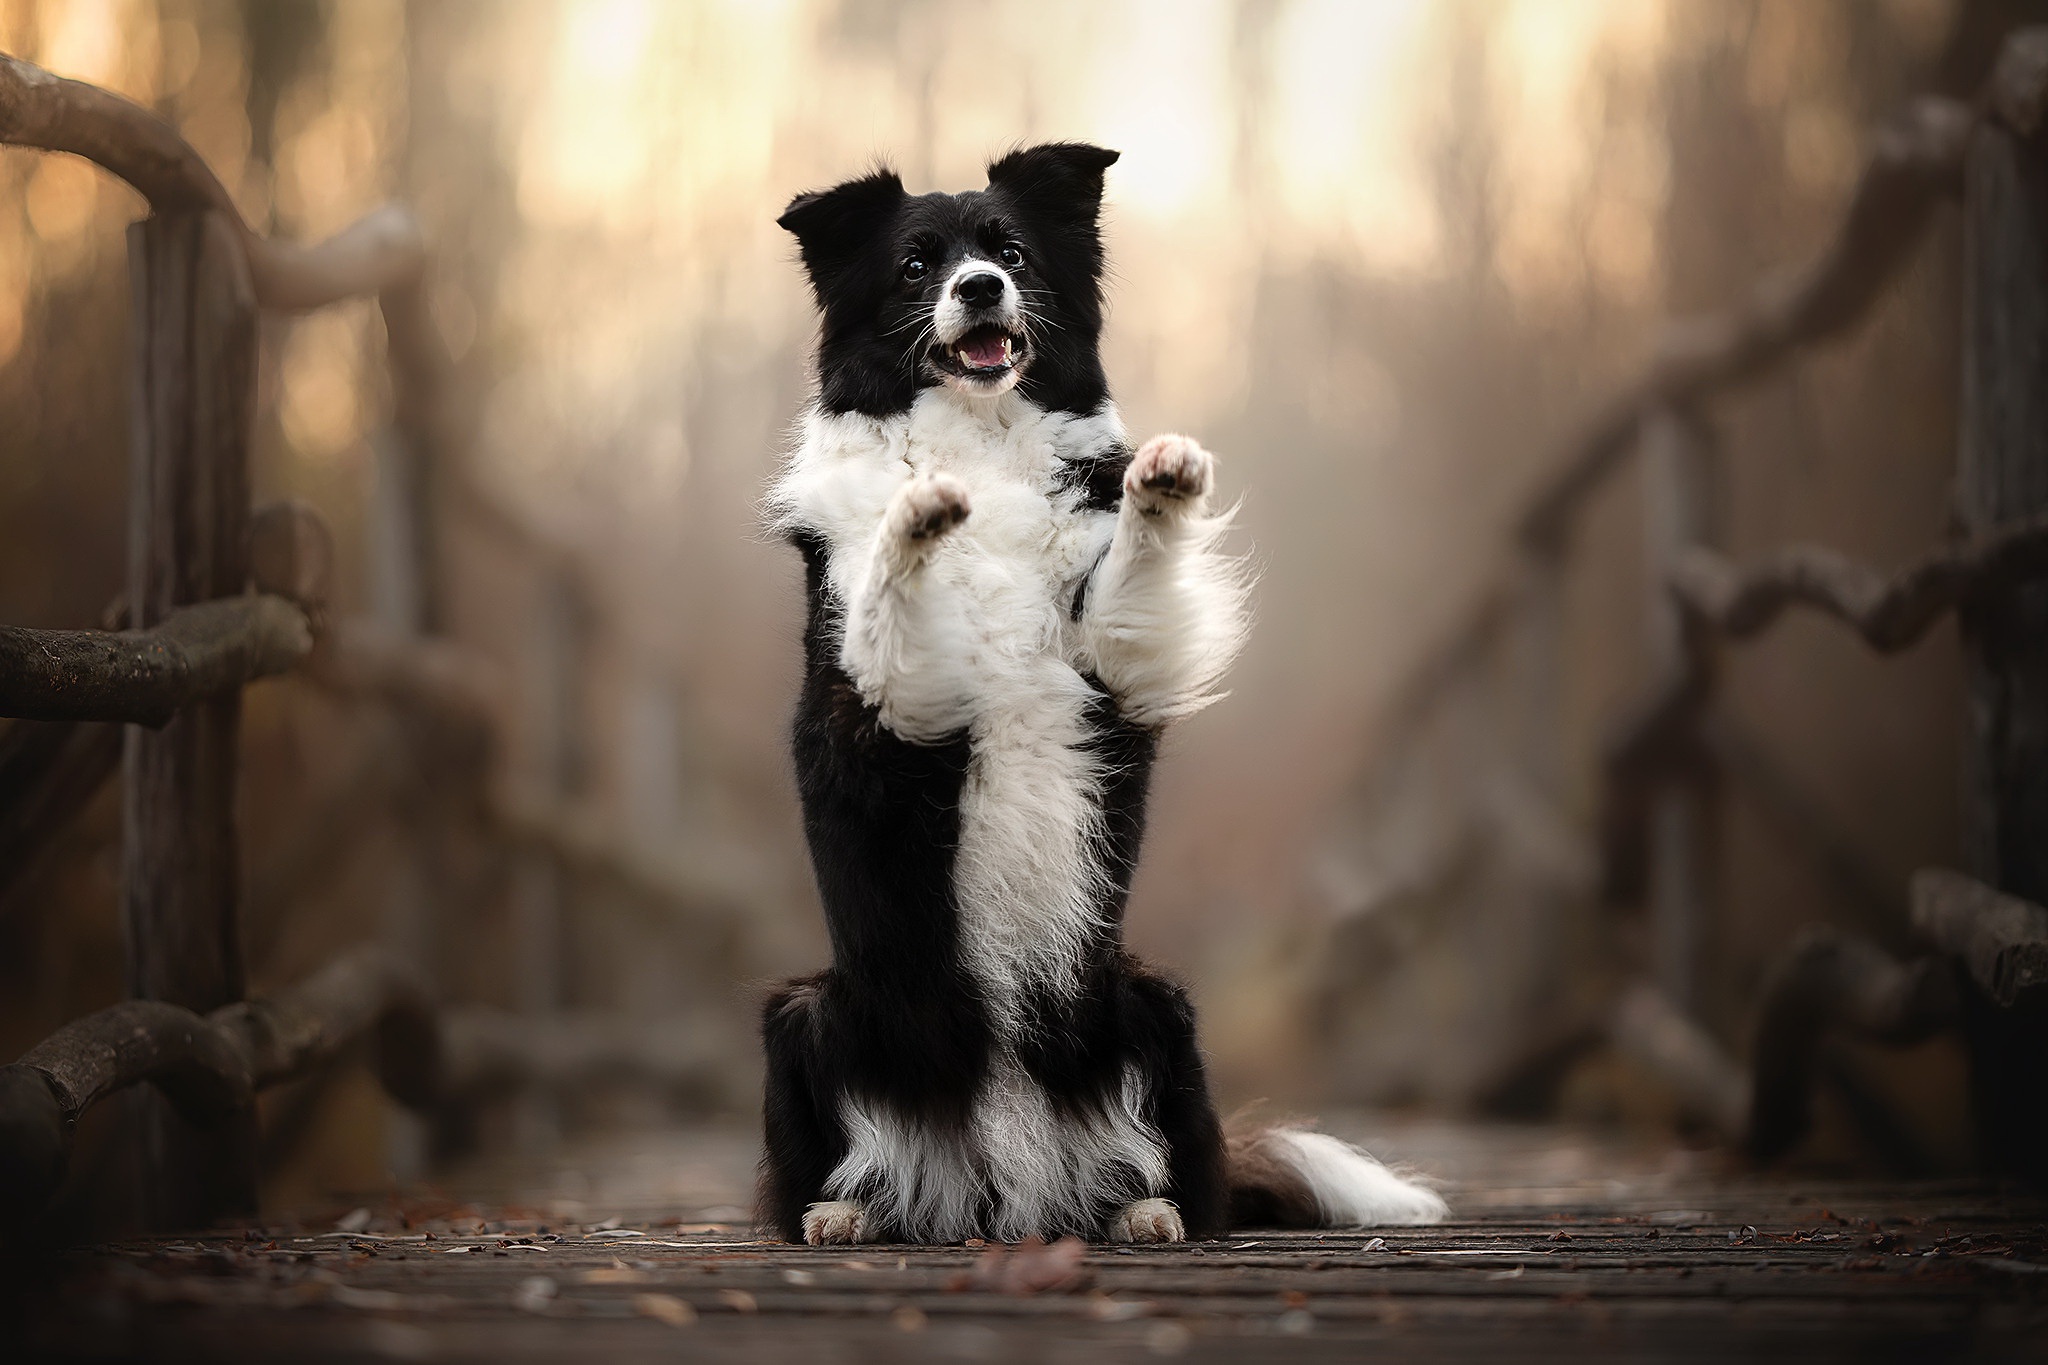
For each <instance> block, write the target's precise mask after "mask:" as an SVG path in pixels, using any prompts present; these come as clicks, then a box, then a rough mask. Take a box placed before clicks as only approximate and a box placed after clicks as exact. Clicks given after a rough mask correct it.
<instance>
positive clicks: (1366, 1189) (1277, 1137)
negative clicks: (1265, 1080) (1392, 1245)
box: [1266, 1128, 1451, 1227]
mask: <svg viewBox="0 0 2048 1365" xmlns="http://www.w3.org/2000/svg"><path fill="white" fill-rule="evenodd" d="M1266 1141H1267V1142H1268V1143H1269V1144H1270V1150H1271V1151H1272V1152H1273V1154H1274V1155H1275V1156H1276V1157H1278V1158H1279V1159H1281V1160H1282V1161H1285V1162H1286V1163H1287V1165H1288V1166H1290V1167H1292V1168H1293V1170H1294V1171H1295V1173H1296V1174H1297V1175H1299V1176H1300V1177H1301V1178H1302V1181H1303V1183H1305V1184H1306V1185H1307V1186H1308V1187H1309V1190H1310V1191H1311V1192H1312V1193H1313V1194H1314V1195H1315V1199H1316V1206H1317V1207H1318V1208H1319V1209H1321V1211H1322V1215H1323V1218H1324V1219H1325V1220H1326V1221H1327V1222H1328V1223H1329V1225H1330V1226H1332V1227H1407V1226H1414V1225H1416V1224H1420V1223H1440V1222H1442V1221H1443V1219H1444V1216H1445V1215H1446V1214H1448V1213H1449V1212H1450V1211H1451V1210H1450V1206H1449V1205H1448V1204H1446V1203H1444V1199H1443V1196H1442V1195H1440V1194H1438V1193H1437V1192H1436V1191H1435V1190H1432V1189H1430V1188H1429V1187H1428V1186H1427V1185H1423V1184H1421V1183H1419V1182H1417V1181H1413V1180H1406V1179H1403V1178H1402V1177H1401V1176H1399V1175H1396V1174H1395V1173H1394V1172H1392V1171H1390V1170H1388V1169H1387V1168H1386V1167H1385V1166H1383V1165H1381V1164H1380V1163H1379V1162H1378V1161H1376V1160H1374V1159H1373V1158H1372V1157H1370V1156H1368V1155H1366V1154H1365V1153H1364V1152H1362V1151H1360V1150H1359V1149H1358V1148H1356V1147H1354V1146H1352V1145H1351V1144H1350V1143H1348V1142H1344V1141H1342V1140H1340V1139H1338V1138H1333V1137H1331V1136H1330V1135H1329V1134H1328V1133H1311V1132H1307V1131H1305V1130H1303V1129H1299V1128H1282V1129H1276V1130H1274V1131H1273V1132H1271V1133H1269V1134H1267V1135H1266Z"/></svg>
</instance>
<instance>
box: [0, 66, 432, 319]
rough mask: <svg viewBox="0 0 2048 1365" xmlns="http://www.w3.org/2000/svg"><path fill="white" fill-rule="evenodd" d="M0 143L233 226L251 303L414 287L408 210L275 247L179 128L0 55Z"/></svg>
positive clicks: (171, 208)
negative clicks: (92, 167) (87, 169)
mask: <svg viewBox="0 0 2048 1365" xmlns="http://www.w3.org/2000/svg"><path fill="white" fill-rule="evenodd" d="M0 143H12V144H14V145H15V146H20V147H37V148H40V149H42V150H44V151H48V152H69V153H71V154H72V155H74V156H82V157H84V158H86V159H87V160H88V161H92V162H95V163H97V164H98V165H99V166H101V167H102V168H104V169H106V170H108V171H110V172H112V173H113V174H114V175H116V176H118V177H120V178H121V179H122V180H124V181H126V182H127V183H128V184H129V185H130V186H132V187H133V188H134V189H135V190H136V191H138V192H139V193H140V194H141V195H142V197H143V198H145V199H147V200H148V201H149V205H150V207H151V208H152V209H154V210H157V211H159V212H193V211H197V210H207V209H210V210H213V211H215V212H218V213H220V214H221V215H222V216H223V217H225V218H226V219H227V220H228V221H229V222H230V223H232V224H233V225H234V227H235V228H236V230H237V231H238V233H239V234H240V237H241V240H242V246H243V249H244V250H245V251H246V252H247V254H248V258H249V275H250V280H251V283H252V284H253V285H254V286H255V290H256V301H257V303H258V304H260V305H261V306H263V307H266V308H275V309H279V310H281V311H285V312H305V311H308V310H310V309H315V308H324V307H326V306H327V305H328V304H331V303H339V302H340V301H341V300H343V299H348V298H355V297H358V296H361V295H366V294H379V293H383V292H384V291H386V290H390V289H395V288H400V287H403V286H406V285H409V284H412V283H415V282H417V281H418V280H419V278H420V277H421V276H422V274H423V273H424V271H425V268H426V260H427V253H426V240H425V238H424V237H423V236H422V235H421V233H420V229H419V224H418V223H417V221H415V219H414V218H413V215H412V213H411V212H410V211H409V210H407V209H405V208H402V207H399V206H396V205H387V206H385V207H383V208H379V209H377V210H375V211H373V212H372V213H370V214H369V215H367V216H366V217H364V218H362V219H361V220H359V221H358V222H356V223H354V224H352V225H351V226H349V227H347V228H344V229H342V231H340V232H338V233H336V234H335V235H334V236H333V237H330V238H328V239H327V240H326V241H324V242H321V243H319V244H317V245H313V246H300V245H295V244H292V243H288V242H279V241H273V240H271V239H270V238H267V237H264V236H262V235H261V234H259V233H257V232H255V231H253V230H252V229H251V228H250V227H249V225H248V224H247V223H246V222H245V221H244V220H243V218H242V214H241V211H240V210H239V209H238V208H237V207H236V205H235V201H234V198H233V197H232V196H231V195H229V193H228V191H227V187H226V186H224V185H222V184H221V182H220V178H219V177H218V176H216V175H215V174H214V173H213V169H212V168H211V167H209V166H208V165H207V164H206V161H205V159H204V158H203V157H201V156H200V155H199V153H198V152H196V151H194V150H193V149H192V147H191V145H190V144H189V143H187V142H186V141H185V140H184V138H182V137H180V136H179V135H178V133H177V130H176V129H174V128H172V127H171V126H170V124H168V123H166V122H164V120H162V119H160V118H158V117H157V116H156V115H155V114H153V113H151V112H150V111H149V110H147V109H144V108H142V107H141V106H139V105H137V104H134V103H132V102H131V101H129V100H125V99H123V98H121V97H120V96H119V95H116V94H114V93H112V92H111V91H107V90H102V89H100V88H99V87H97V86H93V85H88V84H86V83H85V82H83V81H74V80H67V79H65V78H64V77H62V76H57V75H53V74H52V73H50V72H48V71H45V70H43V69H42V68H41V67H38V66H35V65H32V64H31V63H28V62H24V61H22V60H20V59H19V58H15V57H9V56H7V55H6V54H4V53H0Z"/></svg>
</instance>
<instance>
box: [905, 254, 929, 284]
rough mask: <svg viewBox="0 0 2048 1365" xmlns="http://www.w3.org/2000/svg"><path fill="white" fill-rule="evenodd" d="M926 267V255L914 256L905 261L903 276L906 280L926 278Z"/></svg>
mask: <svg viewBox="0 0 2048 1365" xmlns="http://www.w3.org/2000/svg"><path fill="white" fill-rule="evenodd" d="M925 269H926V267H925V263H924V257H922V256H912V257H910V258H909V259H908V260H906V261H904V262H903V278H904V279H906V280H921V279H923V278H924V274H925Z"/></svg>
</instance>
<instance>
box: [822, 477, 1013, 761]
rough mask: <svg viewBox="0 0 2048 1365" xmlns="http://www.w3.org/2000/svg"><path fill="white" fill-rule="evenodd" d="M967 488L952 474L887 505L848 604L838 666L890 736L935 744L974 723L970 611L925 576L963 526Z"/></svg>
mask: <svg viewBox="0 0 2048 1365" xmlns="http://www.w3.org/2000/svg"><path fill="white" fill-rule="evenodd" d="M968 510H969V509H968V500H967V488H966V485H964V484H962V483H961V482H960V480H958V479H956V478H954V477H953V476H952V475H950V474H945V473H932V474H926V475H922V476H920V477H917V478H913V479H911V480H910V481H909V482H908V483H905V484H903V485H902V486H901V487H900V488H898V489H897V490H896V492H895V494H894V496H892V497H891V498H890V499H889V505H888V508H887V510H886V511H885V512H884V513H883V516H882V523H881V525H880V526H878V527H877V528H876V529H875V533H874V538H873V540H872V542H871V544H870V545H869V548H868V562H867V571H866V573H864V574H862V575H861V576H860V577H859V578H858V579H857V580H856V581H855V583H854V589H853V592H852V594H851V600H849V601H848V602H847V604H846V624H845V634H844V636H843V638H842V639H841V641H840V649H839V662H840V666H841V667H842V668H844V669H845V670H846V674H847V676H848V677H849V678H851V679H853V683H854V686H856V687H858V688H859V689H860V693H861V696H862V697H863V698H865V699H866V700H867V701H869V702H871V703H873V704H874V705H875V706H877V707H878V708H879V709H880V710H881V713H882V721H883V723H884V724H885V725H887V726H888V727H889V728H890V729H891V730H894V731H895V732H896V733H897V734H899V735H902V736H903V737H904V738H906V739H911V740H937V739H939V738H941V737H943V736H945V735H947V734H950V733H952V732H953V731H955V730H958V729H960V728H961V727H962V726H964V725H966V724H967V722H968V720H969V719H970V718H971V717H972V715H973V704H974V701H975V698H976V694H977V693H978V692H979V691H980V690H981V689H980V688H979V687H978V686H977V685H976V683H977V680H976V679H975V678H974V677H973V676H972V674H971V673H969V672H967V671H965V670H966V669H967V668H968V667H969V666H970V665H969V661H970V660H971V659H972V657H973V651H972V650H971V649H970V648H969V646H970V644H971V643H972V641H971V637H970V635H969V633H968V631H967V630H966V613H965V611H964V609H963V606H964V604H963V603H961V602H960V601H959V600H958V597H959V594H958V590H957V589H956V588H955V587H954V586H953V585H952V584H950V583H948V582H946V581H944V580H942V579H937V578H934V577H933V576H931V575H930V574H927V573H926V572H925V571H924V570H925V564H926V561H927V560H929V559H930V558H931V556H932V554H933V553H934V552H935V551H936V549H937V547H938V545H939V542H940V541H941V540H943V539H944V538H945V537H946V536H947V535H948V534H949V533H950V532H951V531H952V530H953V529H954V528H955V527H957V526H958V525H960V523H962V522H964V521H966V520H967V516H968Z"/></svg>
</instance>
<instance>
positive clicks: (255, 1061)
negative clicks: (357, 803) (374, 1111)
mask: <svg viewBox="0 0 2048 1365" xmlns="http://www.w3.org/2000/svg"><path fill="white" fill-rule="evenodd" d="M370 1034H374V1035H376V1037H377V1038H378V1040H379V1044H380V1046H379V1075H380V1077H381V1079H382V1080H383V1081H384V1084H385V1086H386V1088H387V1089H388V1090H390V1092H391V1093H392V1095H393V1096H394V1097H395V1098H397V1099H399V1100H401V1101H402V1102H404V1103H407V1104H409V1105H413V1106H424V1105H426V1104H428V1103H430V1102H431V1101H432V1100H433V1099H434V1098H435V1096H436V1095H438V1094H439V1093H440V1086H441V1081H440V1075H439V1056H440V1052H439V1048H440V1044H439V1037H440V1035H439V1030H438V1025H437V1024H436V1022H435V1016H434V1011H433V1008H432V1006H431V1005H430V1004H429V1003H428V1000H427V996H426V992H425V990H424V988H423V986H422V985H421V983H420V982H419V980H418V979H417V977H416V976H415V974H414V973H413V971H412V969H411V968H410V967H408V966H407V965H406V964H404V963H402V962H399V961H397V960H396V959H394V958H393V957H391V956H390V955H389V954H388V953H386V952H384V951H383V950H381V949H378V948H374V947H365V948H358V949H356V950H354V951H353V952H350V953H347V954H345V955H343V956H342V957H340V958H339V959H337V960H336V961H334V962H332V963H330V964H329V965H328V966H327V967H325V968H323V969H321V970H320V971H319V972H316V973H315V974H314V975H313V976H311V977H310V978H308V979H307V980H305V981H303V982H301V983H300V984H299V985H297V986H295V987H293V988H292V989H290V990H287V991H285V992H283V993H281V994H280V995H278V996H275V997H273V998H271V999H269V1000H245V1001H238V1002H236V1003H234V1004H231V1005H226V1006H223V1007H222V1008H220V1009H217V1010H215V1011H213V1012H212V1013H211V1014H208V1015H200V1014H197V1013H195V1012H193V1011H191V1010H188V1009H183V1008H180V1007H179V1006H177V1005H171V1004H166V1003H164V1002H162V1001H158V1000H129V1001H126V1002H124V1003H122V1004H119V1005H114V1006H110V1007H109V1008H107V1009H104V1010H101V1011H99V1012H98V1013H97V1014H91V1015H87V1016H86V1017H85V1018H83V1019H79V1020H76V1021H74V1022H72V1023H70V1024H67V1025H65V1026H64V1027H63V1028H61V1029H59V1030H57V1032H55V1033H53V1034H51V1035H50V1036H49V1037H48V1038H46V1039H44V1040H43V1041H42V1042H41V1043H38V1044H37V1045H36V1046H35V1047H33V1048H31V1049H29V1051H28V1052H27V1053H25V1054H24V1055H23V1056H22V1058H21V1060H20V1061H18V1062H15V1063H13V1064H12V1065H10V1066H5V1067H0V1223H5V1224H8V1225H14V1226H19V1225H20V1224H22V1223H24V1222H26V1221H28V1220H30V1219H33V1218H34V1217H36V1216H37V1215H38V1214H40V1213H41V1212H42V1210H43V1208H44V1207H45V1206H46V1205H47V1204H48V1202H49V1200H50V1198H51V1197H52V1196H53V1195H54V1194H55V1193H56V1191H57V1189H58V1187H59V1186H60V1185H61V1184H62V1182H63V1179H64V1172H65V1162H66V1153H67V1151H68V1149H69V1146H70V1134H71V1130H72V1128H73V1127H74V1126H75V1125H76V1123H77V1122H78V1120H79V1119H80V1117H82V1116H83V1115H84V1114H85V1113H86V1111H88V1110H89V1109H91V1108H92V1107H93V1106H94V1105H96V1104H98V1103H99V1102H100V1101H102V1100H104V1099H106V1098H107V1097H108V1096H109V1095H112V1094H114V1093H116V1092H117V1091H120V1090H124V1089H126V1088H128V1087H130V1086H135V1085H140V1084H143V1083H145V1082H147V1083H149V1084H151V1085H154V1086H156V1087H157V1088H158V1089H159V1090H161V1091H162V1092H163V1093H164V1094H165V1095H166V1096H168V1097H169V1098H170V1099H171V1100H172V1102H173V1103H174V1104H175V1105H177V1106H178V1108H179V1110H180V1111H181V1112H182V1113H184V1114H185V1115H186V1116H187V1117H188V1118H189V1119H191V1120H192V1121H193V1122H194V1123H195V1124H198V1125H200V1126H201V1127H211V1126H214V1125H217V1124H218V1123H220V1122H221V1121H223V1120H224V1119H226V1118H227V1117H228V1116H230V1115H232V1114H236V1113H239V1112H243V1111H246V1110H247V1109H248V1108H249V1106H250V1104H251V1103H252V1102H253V1100H254V1097H255V1094H256V1092H258V1091H260V1090H262V1089H265V1088H266V1087H268V1086H272V1085H275V1084H278V1083H279V1082H281V1081H287V1080H290V1079H292V1078H294V1077H296V1076H299V1075H302V1074H304V1073H305V1072H307V1071H309V1070H311V1069H312V1068H314V1067H316V1066H319V1065H321V1064H323V1063H326V1062H328V1061H331V1060H333V1059H334V1058H335V1057H336V1056H337V1055H338V1054H339V1053H340V1052H341V1051H342V1050H343V1049H344V1048H346V1047H348V1046H349V1045H350V1044H352V1043H353V1042H354V1041H355V1040H357V1039H358V1038H361V1037H364V1036H366V1035H370Z"/></svg>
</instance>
